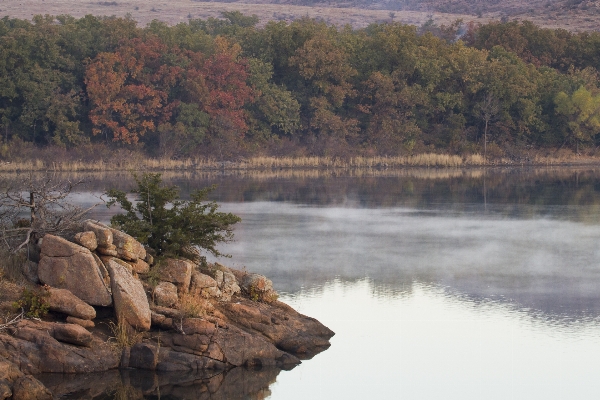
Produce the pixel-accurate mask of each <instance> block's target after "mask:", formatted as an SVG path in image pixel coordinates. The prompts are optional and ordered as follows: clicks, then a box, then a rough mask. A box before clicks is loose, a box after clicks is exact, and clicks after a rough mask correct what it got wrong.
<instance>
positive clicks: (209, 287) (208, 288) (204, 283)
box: [190, 271, 221, 298]
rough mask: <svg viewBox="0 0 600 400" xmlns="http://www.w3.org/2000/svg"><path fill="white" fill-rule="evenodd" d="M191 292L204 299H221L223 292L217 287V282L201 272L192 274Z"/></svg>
mask: <svg viewBox="0 0 600 400" xmlns="http://www.w3.org/2000/svg"><path fill="white" fill-rule="evenodd" d="M190 292H191V293H194V294H199V295H201V296H203V297H207V298H208V297H216V298H220V297H221V290H219V286H218V285H217V281H216V280H214V279H213V278H211V277H210V276H208V275H205V274H203V273H202V272H199V271H193V272H192V282H191V284H190Z"/></svg>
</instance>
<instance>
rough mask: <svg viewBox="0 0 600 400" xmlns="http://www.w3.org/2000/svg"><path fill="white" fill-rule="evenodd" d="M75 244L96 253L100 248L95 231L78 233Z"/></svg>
mask: <svg viewBox="0 0 600 400" xmlns="http://www.w3.org/2000/svg"><path fill="white" fill-rule="evenodd" d="M75 243H78V244H80V245H82V246H83V247H85V248H86V249H88V250H90V251H94V250H96V248H97V247H98V240H96V234H95V233H94V232H93V231H84V232H79V233H77V234H76V235H75Z"/></svg>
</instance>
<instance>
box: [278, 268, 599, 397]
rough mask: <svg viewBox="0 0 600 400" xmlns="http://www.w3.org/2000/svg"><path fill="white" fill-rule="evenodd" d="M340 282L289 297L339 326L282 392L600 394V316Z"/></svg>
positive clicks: (427, 288)
mask: <svg viewBox="0 0 600 400" xmlns="http://www.w3.org/2000/svg"><path fill="white" fill-rule="evenodd" d="M375 286H377V284H375V283H374V282H372V281H371V280H369V279H363V280H358V281H355V282H352V283H349V282H345V281H343V280H339V279H334V280H333V281H330V282H327V283H325V284H323V285H322V287H321V289H320V290H319V291H318V292H317V293H315V292H313V291H312V290H302V291H300V292H299V293H297V294H295V295H290V296H286V297H285V298H284V301H286V302H289V303H290V304H292V305H293V306H294V307H296V308H297V309H299V310H301V311H302V312H304V313H307V314H310V315H313V316H315V317H316V318H319V319H321V320H325V321H328V323H329V324H330V327H331V328H332V329H333V330H335V331H336V332H343V334H342V335H340V334H339V333H338V334H336V336H334V338H333V339H332V346H331V348H330V349H329V350H327V351H326V352H323V353H322V354H320V355H319V356H318V357H316V358H315V359H314V360H311V364H310V365H308V364H302V365H300V366H299V367H298V368H296V369H294V370H293V371H291V372H289V373H286V374H282V375H280V376H279V377H278V378H277V381H276V382H275V384H274V385H272V386H271V391H272V393H273V394H272V398H273V399H306V398H312V399H331V398H345V399H362V398H395V399H435V398H445V399H481V398H485V399H560V398H591V397H592V396H594V395H597V394H598V393H600V382H599V381H598V380H597V379H596V371H597V368H598V366H599V364H600V361H598V360H599V359H600V358H599V357H600V333H599V332H600V329H599V328H600V325H599V320H598V319H597V318H595V319H588V320H586V321H580V322H578V323H572V324H566V325H565V324H562V323H556V321H553V320H552V319H547V318H546V317H545V316H542V317H541V318H538V317H533V318H532V315H531V314H530V313H529V312H528V311H526V310H522V309H515V308H514V307H513V306H512V305H510V304H506V303H503V302H499V301H492V300H480V301H473V300H472V299H470V297H469V296H461V295H460V294H457V293H456V292H455V291H454V290H449V289H448V288H443V287H439V286H436V285H431V284H428V283H419V282H415V283H414V284H413V285H412V286H411V291H410V292H405V293H402V294H401V295H398V296H393V297H384V298H381V297H377V296H373V289H374V287H375Z"/></svg>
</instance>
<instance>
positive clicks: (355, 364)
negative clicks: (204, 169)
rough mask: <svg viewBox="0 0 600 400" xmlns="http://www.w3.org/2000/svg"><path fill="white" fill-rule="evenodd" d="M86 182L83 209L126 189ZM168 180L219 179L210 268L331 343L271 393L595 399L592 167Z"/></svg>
mask: <svg viewBox="0 0 600 400" xmlns="http://www.w3.org/2000/svg"><path fill="white" fill-rule="evenodd" d="M89 178H90V179H89V183H88V184H87V185H86V186H85V190H84V192H82V193H80V194H78V195H75V196H73V199H76V201H78V202H80V203H81V204H90V203H93V202H94V201H95V197H94V196H99V195H100V194H101V193H102V192H103V191H104V190H105V189H107V188H108V187H112V186H116V187H120V188H125V187H126V186H127V185H128V184H129V183H130V180H128V179H127V178H126V179H122V178H120V177H117V178H115V177H112V178H111V177H110V176H102V177H94V176H93V175H91V176H90V177H89ZM165 178H166V180H167V182H169V183H173V184H177V185H178V186H179V187H180V188H181V190H182V195H183V196H184V197H185V196H187V195H189V192H190V191H191V190H193V189H195V188H200V187H204V186H206V185H208V184H212V183H217V184H218V185H219V186H218V189H217V190H216V191H215V192H214V193H213V194H212V196H213V198H214V199H215V200H217V201H219V203H220V204H221V205H222V207H221V210H222V211H228V212H233V213H235V214H238V215H240V216H241V217H242V222H241V223H240V224H238V226H236V241H235V242H234V243H230V244H227V245H225V246H223V247H221V250H222V251H224V252H226V253H229V254H231V255H232V258H231V259H224V260H221V262H223V263H224V264H228V265H230V266H232V267H236V268H245V269H247V270H248V271H252V272H258V273H261V274H264V275H267V276H268V277H269V278H271V279H272V280H273V282H274V286H275V288H276V289H277V290H278V291H279V292H280V293H281V300H283V301H284V302H287V303H289V304H290V305H292V306H293V307H295V308H296V309H297V310H298V311H300V312H302V313H304V314H307V315H310V316H312V317H315V318H317V319H319V320H320V321H321V322H322V323H324V324H325V325H327V326H328V327H330V328H331V329H333V330H334V331H335V332H336V336H335V337H334V338H333V339H332V346H331V348H330V349H328V350H327V351H325V352H323V353H321V354H319V355H317V356H316V357H315V358H313V359H311V360H306V361H304V362H303V364H302V365H300V366H299V367H297V368H295V369H293V370H292V371H283V372H281V373H280V374H279V375H277V378H276V381H275V383H273V384H270V385H268V391H270V393H271V394H270V397H269V398H272V399H307V398H311V399H332V398H345V399H362V398H367V397H375V398H377V397H379V398H399V399H429V398H446V399H479V398H489V399H506V398H511V399H559V398H561V399H562V398H566V397H574V398H584V397H585V398H588V397H592V396H594V395H598V394H600V380H598V379H597V377H596V374H597V371H598V368H599V367H600V290H599V288H600V250H599V246H598V243H600V207H599V206H600V170H595V169H593V168H573V169H559V170H549V169H510V170H455V171H450V172H449V171H439V170H412V171H402V172H383V173H375V172H374V173H372V174H368V173H365V174H352V173H347V174H344V173H334V174H327V173H314V174H312V175H311V174H307V175H302V174H297V175H294V174H285V173H282V174H281V175H278V174H276V173H274V174H272V175H269V176H260V175H259V176H253V175H235V174H233V175H224V174H198V175H195V174H188V175H168V176H167V175H165ZM112 212H115V211H114V210H106V209H102V208H100V209H98V210H97V211H96V212H95V217H97V218H99V219H103V220H107V219H108V218H109V216H110V213H112ZM261 393H262V394H261V396H264V395H265V392H264V391H263V392H261ZM247 395H248V396H249V398H254V397H253V396H255V395H253V394H252V393H248V394H247Z"/></svg>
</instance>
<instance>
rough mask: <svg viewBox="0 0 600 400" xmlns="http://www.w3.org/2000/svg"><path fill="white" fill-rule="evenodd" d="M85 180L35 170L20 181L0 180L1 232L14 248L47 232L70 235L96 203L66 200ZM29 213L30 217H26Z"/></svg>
mask: <svg viewBox="0 0 600 400" xmlns="http://www.w3.org/2000/svg"><path fill="white" fill-rule="evenodd" d="M82 183H83V181H76V182H72V181H70V180H66V181H64V180H57V179H55V177H54V176H52V175H50V174H46V175H44V176H42V177H36V176H34V175H33V174H29V176H28V177H27V178H26V179H24V180H23V181H21V182H19V183H15V182H6V181H5V182H0V186H5V187H4V189H3V190H2V191H1V192H0V235H1V239H2V242H3V243H4V245H6V246H7V247H8V248H9V249H10V250H11V251H18V250H19V249H21V248H23V247H25V246H27V245H28V244H29V243H31V242H35V241H37V239H39V238H41V237H43V236H44V235H45V234H47V233H51V234H55V235H63V236H64V235H70V234H72V233H74V232H75V231H76V230H77V229H78V228H79V227H80V225H81V223H82V221H83V219H84V217H85V215H86V214H87V213H88V212H89V211H90V210H92V209H93V208H94V207H96V206H97V205H99V204H101V203H98V204H95V205H93V206H92V207H89V208H87V209H83V208H81V207H78V206H75V205H73V204H71V203H69V202H68V201H67V197H68V196H69V195H70V194H71V192H72V191H73V190H74V189H75V188H76V187H77V186H79V185H81V184H82ZM27 217H28V218H27Z"/></svg>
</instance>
